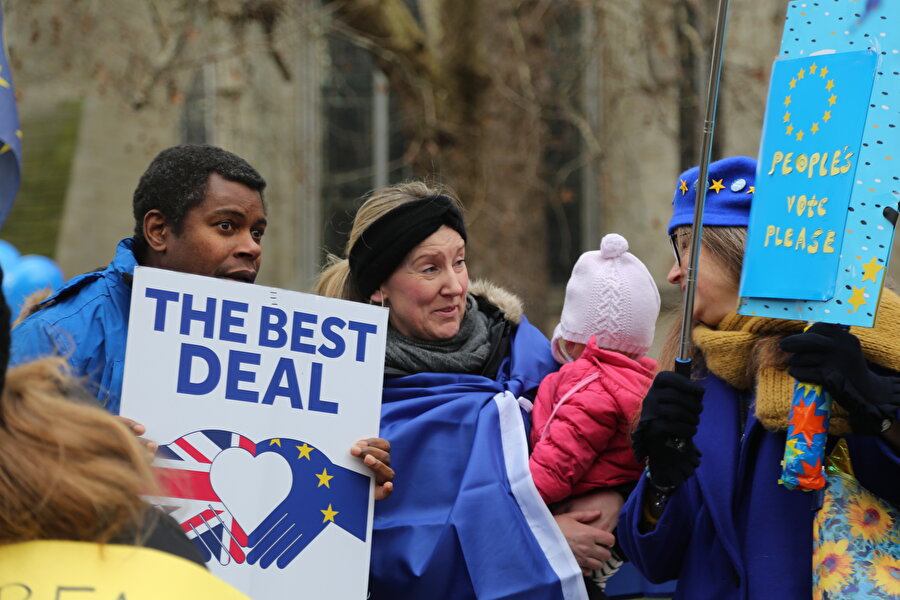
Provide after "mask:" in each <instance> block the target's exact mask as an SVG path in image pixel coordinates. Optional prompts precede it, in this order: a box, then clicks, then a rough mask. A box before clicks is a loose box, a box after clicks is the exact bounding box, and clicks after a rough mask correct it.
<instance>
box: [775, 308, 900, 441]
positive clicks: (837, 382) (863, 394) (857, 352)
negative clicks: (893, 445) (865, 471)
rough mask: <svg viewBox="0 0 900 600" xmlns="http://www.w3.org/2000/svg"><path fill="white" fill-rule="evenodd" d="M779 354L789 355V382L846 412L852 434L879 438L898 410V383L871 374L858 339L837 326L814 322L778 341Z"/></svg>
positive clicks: (883, 376)
mask: <svg viewBox="0 0 900 600" xmlns="http://www.w3.org/2000/svg"><path fill="white" fill-rule="evenodd" d="M781 349H782V350H784V351H785V352H788V353H790V356H789V357H788V367H789V368H788V373H790V374H791V377H793V378H794V379H796V380H797V381H802V382H804V383H814V384H816V385H821V386H824V387H825V389H826V390H828V391H829V392H830V393H831V395H832V397H833V398H834V399H835V400H837V401H838V403H840V405H841V406H843V407H844V408H845V409H847V412H848V413H850V426H851V427H852V428H853V432H854V433H858V434H868V435H874V434H877V433H880V432H881V431H882V428H883V426H884V424H885V423H887V424H890V421H886V420H888V419H891V418H892V417H893V415H894V414H895V413H896V411H897V410H898V409H900V378H897V377H890V376H885V375H878V374H876V373H874V372H873V371H872V370H871V369H870V368H869V365H868V363H867V362H866V359H865V357H864V356H863V353H862V348H861V347H860V345H859V340H858V339H857V338H856V336H855V335H853V334H852V333H850V332H849V331H846V330H845V329H844V328H842V327H841V326H840V325H832V324H829V323H815V324H814V325H813V326H812V327H810V328H809V329H808V330H807V331H806V332H804V333H798V334H796V335H792V336H789V337H786V338H784V339H783V340H781Z"/></svg>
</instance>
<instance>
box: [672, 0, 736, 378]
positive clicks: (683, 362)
mask: <svg viewBox="0 0 900 600" xmlns="http://www.w3.org/2000/svg"><path fill="white" fill-rule="evenodd" d="M727 21H728V0H719V9H718V13H717V15H716V29H715V33H714V35H713V51H712V61H711V64H710V69H709V86H708V87H707V92H706V119H705V121H704V124H703V145H702V148H701V150H700V172H699V173H698V174H697V199H696V201H695V203H694V225H693V229H692V232H693V239H692V241H691V255H690V256H691V258H690V261H689V263H688V269H687V277H686V286H685V291H684V298H683V302H682V310H681V334H680V337H679V344H678V358H677V359H676V360H675V371H676V372H677V373H679V374H681V375H684V376H685V377H690V374H691V329H692V325H693V316H694V293H695V290H696V288H697V265H698V263H699V261H700V241H701V238H702V237H703V207H704V205H705V204H706V192H707V187H708V186H707V183H708V182H707V174H708V171H709V163H710V159H711V156H710V155H711V154H712V139H713V131H714V130H715V125H716V105H717V104H718V100H719V80H720V79H721V75H722V55H723V53H724V52H723V49H724V47H725V26H726V23H727Z"/></svg>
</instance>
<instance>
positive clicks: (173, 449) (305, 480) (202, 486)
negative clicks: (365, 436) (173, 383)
mask: <svg viewBox="0 0 900 600" xmlns="http://www.w3.org/2000/svg"><path fill="white" fill-rule="evenodd" d="M154 466H155V468H156V470H157V473H158V475H159V478H160V481H161V483H162V489H163V491H162V497H159V498H157V499H155V500H154V503H155V504H157V505H158V506H159V507H160V508H161V509H163V510H164V511H166V512H168V513H169V514H170V515H171V516H172V517H174V518H175V519H176V520H177V521H178V522H179V523H180V524H181V527H182V529H184V531H185V533H186V534H187V536H188V538H190V539H192V540H193V541H194V543H195V544H196V545H197V547H198V548H199V549H200V552H201V554H203V556H204V558H205V559H206V561H207V562H209V561H211V560H216V561H218V562H219V563H220V564H222V565H228V564H232V563H237V564H244V563H246V564H248V565H256V564H258V565H259V566H260V567H262V568H267V567H269V566H270V565H272V564H273V563H274V564H275V565H276V566H277V568H279V569H283V568H285V567H286V566H287V565H289V564H290V563H291V561H293V560H294V559H295V558H297V556H299V555H300V553H301V552H302V551H303V549H304V548H306V547H307V546H308V545H309V544H310V542H312V541H313V540H314V539H315V538H316V536H318V535H319V534H320V533H321V532H322V531H324V530H325V528H326V527H328V526H330V525H336V526H338V527H340V528H342V529H344V530H345V531H347V532H348V533H350V534H351V535H353V536H355V537H356V538H358V539H360V540H362V541H365V538H366V519H367V516H368V495H369V487H370V479H369V478H368V477H367V476H365V475H361V474H359V473H357V472H355V471H352V470H350V469H346V468H344V467H341V466H338V465H335V464H333V463H332V462H331V460H329V459H328V457H327V456H326V455H325V454H324V453H323V452H321V451H320V450H318V449H317V448H315V447H313V446H311V445H309V444H307V443H306V442H303V441H300V440H295V439H290V438H271V439H267V440H263V441H261V442H259V443H254V442H253V441H251V440H250V439H248V438H246V437H244V436H242V435H240V434H237V433H233V432H230V431H223V430H217V429H207V430H203V431H195V432H192V433H189V434H187V435H184V436H182V437H180V438H178V439H177V440H175V441H174V442H172V443H170V444H166V445H164V446H160V447H159V450H158V451H157V455H156V461H155V463H154Z"/></svg>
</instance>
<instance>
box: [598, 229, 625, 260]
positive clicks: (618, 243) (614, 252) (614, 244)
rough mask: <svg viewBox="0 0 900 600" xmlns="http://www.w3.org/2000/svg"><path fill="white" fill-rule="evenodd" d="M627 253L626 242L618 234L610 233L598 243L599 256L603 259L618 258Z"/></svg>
mask: <svg viewBox="0 0 900 600" xmlns="http://www.w3.org/2000/svg"><path fill="white" fill-rule="evenodd" d="M626 252H628V240H626V239H625V238H623V237H622V236H621V235H619V234H618V233H610V234H607V235H605V236H603V240H602V241H601V242H600V256H602V257H603V258H618V257H619V256H622V255H623V254H625V253H626Z"/></svg>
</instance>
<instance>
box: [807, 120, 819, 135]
mask: <svg viewBox="0 0 900 600" xmlns="http://www.w3.org/2000/svg"><path fill="white" fill-rule="evenodd" d="M809 130H810V131H811V132H812V133H813V135H815V134H816V132H817V131H819V124H818V123H813V124H812V126H810V128H809Z"/></svg>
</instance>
